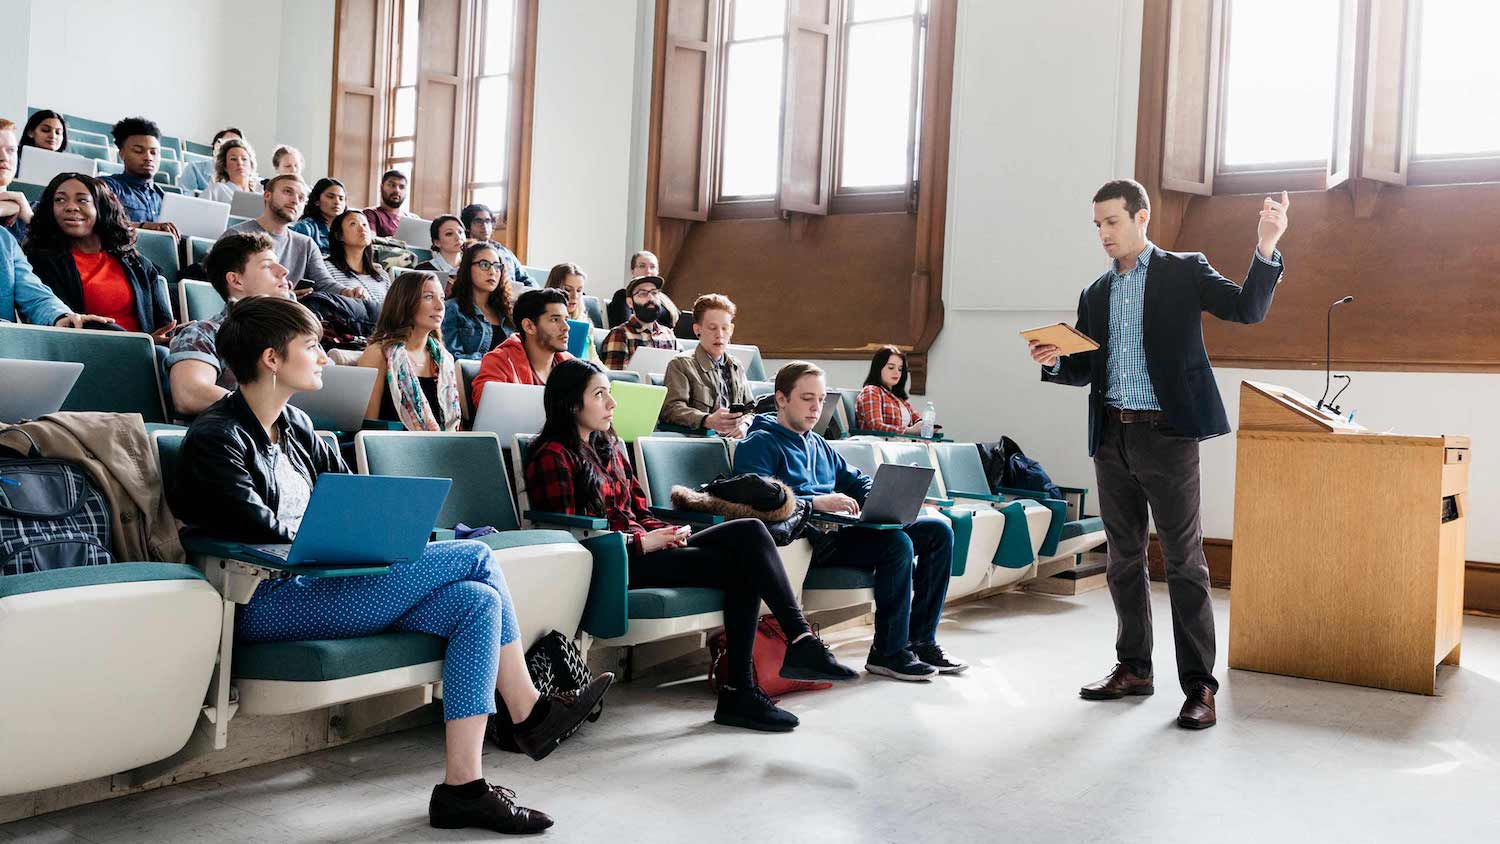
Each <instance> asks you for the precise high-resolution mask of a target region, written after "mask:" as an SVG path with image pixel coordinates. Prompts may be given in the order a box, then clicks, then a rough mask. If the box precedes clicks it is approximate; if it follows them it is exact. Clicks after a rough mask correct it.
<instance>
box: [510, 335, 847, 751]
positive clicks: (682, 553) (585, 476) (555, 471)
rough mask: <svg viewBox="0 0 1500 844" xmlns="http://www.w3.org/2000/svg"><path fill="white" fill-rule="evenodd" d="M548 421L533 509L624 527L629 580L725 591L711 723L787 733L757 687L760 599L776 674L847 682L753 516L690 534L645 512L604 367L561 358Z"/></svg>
mask: <svg viewBox="0 0 1500 844" xmlns="http://www.w3.org/2000/svg"><path fill="white" fill-rule="evenodd" d="M542 404H543V406H544V407H545V408H546V411H547V421H546V423H545V424H544V425H543V427H542V431H541V434H540V435H538V436H537V439H536V442H535V443H534V444H533V445H532V448H531V456H530V458H529V460H528V461H527V464H526V489H527V493H528V495H529V496H530V498H531V506H533V507H535V508H536V509H538V510H545V511H551V512H554V513H575V514H587V515H593V516H603V517H605V518H606V519H607V520H608V521H609V527H610V529H611V530H615V531H619V532H620V533H623V534H625V537H626V542H627V543H628V546H629V549H630V587H631V588H650V587H671V586H701V587H710V588H713V589H722V590H724V632H725V635H726V638H727V639H728V654H727V657H726V662H727V666H728V668H727V672H726V679H727V683H726V684H725V686H724V687H723V689H722V690H721V691H720V692H719V705H718V708H717V709H716V710H715V712H714V720H715V721H717V722H719V723H720V724H727V725H729V726H734V727H745V728H747V729H751V730H762V731H766V732H787V731H789V730H791V729H793V728H795V727H796V726H797V716H795V715H793V714H792V713H790V712H787V711H786V710H784V709H781V708H780V707H778V706H776V705H775V704H774V703H772V702H771V699H770V698H769V697H767V696H766V695H765V693H764V692H762V691H761V690H760V688H759V687H758V686H756V684H755V675H754V669H753V667H752V663H751V657H752V649H753V647H754V643H755V628H756V623H757V621H758V620H759V613H760V603H761V601H765V602H766V606H768V607H770V608H771V612H772V613H774V614H775V616H776V620H777V621H778V622H780V624H781V629H782V630H783V631H784V632H785V633H786V635H787V640H788V641H789V642H791V644H790V645H789V646H788V647H787V652H786V659H785V661H784V662H783V663H782V666H781V676H783V677H786V678H789V679H794V680H852V679H854V677H855V673H854V672H853V671H852V670H850V669H848V668H846V667H844V666H842V665H840V664H839V663H838V661H837V660H835V659H834V657H833V654H832V653H831V652H830V651H829V650H828V646H827V645H825V644H823V642H822V640H821V639H819V638H818V637H816V636H814V635H813V634H812V629H811V628H810V627H809V626H808V624H807V619H806V618H804V617H803V615H802V610H801V608H800V607H798V606H797V596H796V594H795V593H794V592H793V591H792V585H791V584H790V583H789V582H788V581H787V577H786V569H785V568H783V567H782V565H781V557H780V555H778V554H777V552H776V545H775V543H774V542H772V541H771V534H770V533H769V532H767V530H766V526H765V525H764V524H763V523H761V522H760V521H759V520H758V519H735V520H734V521H730V522H724V523H723V524H718V525H714V526H712V527H708V528H703V529H701V530H699V531H697V532H696V533H691V532H690V529H689V528H688V527H686V526H682V527H677V526H673V525H669V524H667V523H666V522H664V521H662V520H660V519H658V518H656V517H655V516H652V515H651V511H650V509H649V508H648V507H647V506H646V495H645V493H643V492H642V491H641V485H640V484H639V483H638V482H637V481H636V479H635V473H634V471H633V470H632V469H631V468H630V463H629V461H627V460H626V458H625V450H624V448H623V447H622V446H621V445H620V442H619V440H618V439H616V438H615V434H614V430H613V428H612V427H611V423H612V421H613V419H614V409H615V400H614V399H613V398H611V397H610V394H609V379H608V378H606V377H605V375H604V369H603V368H602V367H600V366H599V365H598V364H595V363H591V362H589V361H581V360H568V361H563V362H562V363H559V364H557V365H556V366H555V367H553V369H552V374H551V375H550V376H548V378H547V389H546V391H545V392H544V393H543V394H542Z"/></svg>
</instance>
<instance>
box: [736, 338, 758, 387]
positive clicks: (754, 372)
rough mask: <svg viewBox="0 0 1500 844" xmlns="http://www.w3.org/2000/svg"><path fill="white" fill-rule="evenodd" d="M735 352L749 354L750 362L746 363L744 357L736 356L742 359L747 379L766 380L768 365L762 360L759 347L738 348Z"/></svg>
mask: <svg viewBox="0 0 1500 844" xmlns="http://www.w3.org/2000/svg"><path fill="white" fill-rule="evenodd" d="M733 351H735V352H746V353H748V354H749V357H750V360H749V361H745V360H744V359H743V355H736V357H740V358H741V361H740V362H741V363H743V364H745V377H746V378H748V379H750V380H751V381H764V380H766V364H765V361H763V360H761V357H760V347H759V346H737V347H736V348H735V349H734V350H733Z"/></svg>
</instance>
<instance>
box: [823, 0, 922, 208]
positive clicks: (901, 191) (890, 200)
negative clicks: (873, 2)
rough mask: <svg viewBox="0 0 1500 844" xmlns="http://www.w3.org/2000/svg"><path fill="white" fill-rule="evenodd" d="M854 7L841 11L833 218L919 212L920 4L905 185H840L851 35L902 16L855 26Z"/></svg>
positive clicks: (914, 35) (914, 39)
mask: <svg viewBox="0 0 1500 844" xmlns="http://www.w3.org/2000/svg"><path fill="white" fill-rule="evenodd" d="M851 6H852V4H851V3H849V2H847V0H846V2H845V4H844V8H843V9H841V10H840V12H841V18H842V19H841V20H840V22H839V58H838V83H837V87H838V99H837V101H836V102H835V103H834V106H833V107H834V114H835V118H834V124H833V132H834V137H833V149H834V160H833V196H832V198H831V200H830V206H829V213H831V214H881V213H890V212H895V211H908V212H911V213H915V212H916V207H917V191H918V190H919V189H920V185H919V184H918V180H917V175H918V174H917V173H916V156H917V136H918V135H919V134H920V133H921V125H920V124H921V103H922V64H923V61H922V47H923V44H924V43H925V42H926V37H927V13H926V12H925V11H923V10H922V4H921V3H920V2H918V3H915V4H913V8H912V14H911V18H912V45H911V48H912V51H911V96H910V97H908V101H907V105H906V114H907V132H906V174H907V178H906V183H905V184H900V185H868V186H862V187H845V186H843V185H842V184H840V182H841V181H842V179H843V174H844V117H845V109H844V107H845V105H846V104H847V102H848V96H849V34H850V32H851V31H852V30H853V29H854V27H855V26H856V25H860V26H863V25H865V24H872V23H885V22H887V21H895V20H901V17H902V16H894V17H888V18H876V19H874V20H869V21H860V22H859V23H858V24H856V23H855V22H854V21H853V20H851V19H850V17H849V11H850V8H851Z"/></svg>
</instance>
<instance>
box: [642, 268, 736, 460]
mask: <svg viewBox="0 0 1500 844" xmlns="http://www.w3.org/2000/svg"><path fill="white" fill-rule="evenodd" d="M734 312H735V307H734V302H731V301H730V300H729V297H728V296H723V295H720V294H718V293H708V294H705V295H703V296H699V297H698V300H697V301H696V302H694V303H693V331H694V332H696V333H697V335H698V347H697V348H696V349H693V350H692V351H691V352H687V353H684V354H680V355H678V356H677V357H675V358H673V359H672V360H671V361H670V362H669V363H668V364H667V373H666V379H665V383H666V387H667V400H666V402H665V403H663V404H662V406H661V421H662V422H665V423H667V424H670V425H681V426H682V427H684V428H693V429H695V430H701V431H713V432H714V433H716V434H718V435H719V436H721V437H733V438H736V439H738V438H740V437H743V436H745V433H746V431H748V430H749V428H750V418H751V414H749V413H736V412H734V411H732V410H731V409H730V408H731V407H734V406H735V405H749V404H754V403H755V396H754V394H753V393H751V392H750V382H749V381H748V380H747V379H746V378H745V367H744V366H743V365H742V364H741V363H740V362H739V360H737V359H736V358H735V356H734V355H731V354H730V353H729V341H730V340H731V339H733V338H734Z"/></svg>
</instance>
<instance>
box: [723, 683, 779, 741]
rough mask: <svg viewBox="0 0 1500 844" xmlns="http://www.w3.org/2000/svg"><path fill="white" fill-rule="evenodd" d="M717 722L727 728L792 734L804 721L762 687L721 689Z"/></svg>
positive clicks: (726, 687)
mask: <svg viewBox="0 0 1500 844" xmlns="http://www.w3.org/2000/svg"><path fill="white" fill-rule="evenodd" d="M714 721H716V722H718V723H720V724H723V725H724V726H726V727H744V728H745V729H747V730H760V731H761V732H763V733H789V732H791V731H792V730H794V729H796V728H797V725H798V724H799V723H801V722H800V721H798V720H797V716H795V715H793V714H792V713H790V712H788V711H786V710H785V709H782V708H781V707H779V706H777V705H776V704H775V703H772V702H771V699H770V698H769V697H767V696H766V693H765V692H763V691H761V690H760V687H759V686H752V687H750V688H748V689H731V688H729V687H728V686H725V687H724V688H722V689H720V690H719V706H718V708H717V709H715V710H714Z"/></svg>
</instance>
